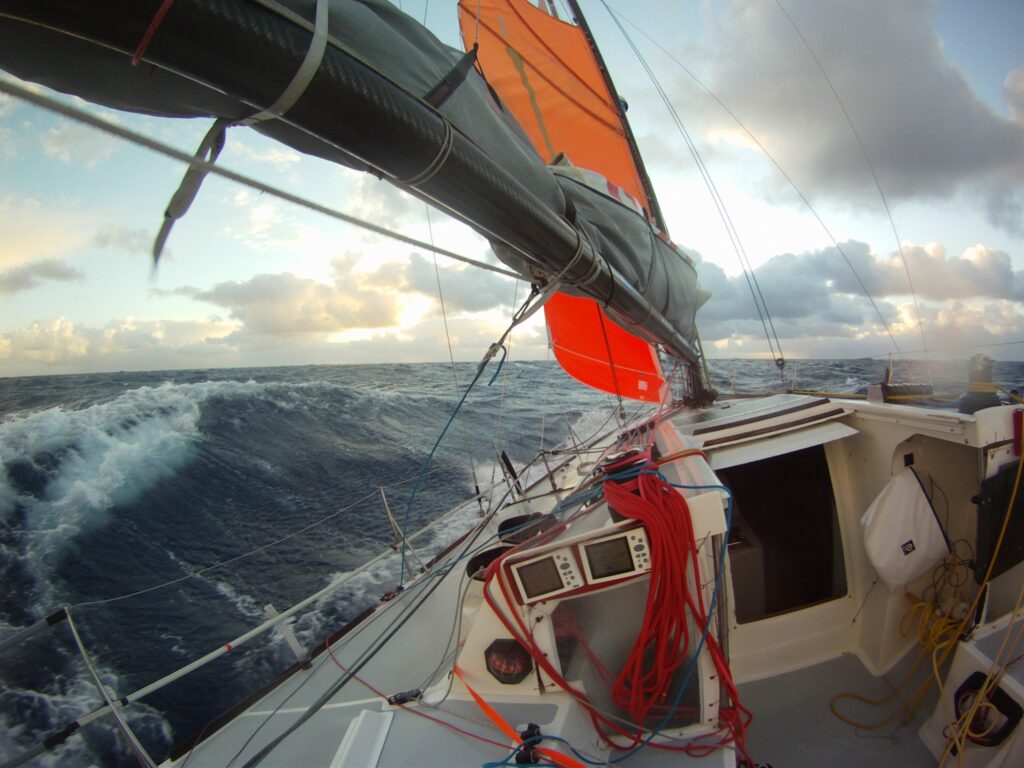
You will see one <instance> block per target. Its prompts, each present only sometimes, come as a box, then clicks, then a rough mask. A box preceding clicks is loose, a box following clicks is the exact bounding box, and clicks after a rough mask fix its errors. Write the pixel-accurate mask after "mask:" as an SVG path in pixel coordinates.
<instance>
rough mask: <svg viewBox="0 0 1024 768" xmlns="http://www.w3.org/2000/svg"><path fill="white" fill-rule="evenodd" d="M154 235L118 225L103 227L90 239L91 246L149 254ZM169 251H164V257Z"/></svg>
mask: <svg viewBox="0 0 1024 768" xmlns="http://www.w3.org/2000/svg"><path fill="white" fill-rule="evenodd" d="M153 239H154V233H153V232H151V231H150V230H148V229H142V228H137V229H130V228H128V227H122V226H120V225H118V224H112V225H109V226H105V227H103V228H102V229H101V230H99V231H98V232H97V233H96V234H95V235H93V238H92V245H95V246H97V247H98V248H111V249H114V250H119V251H127V252H128V253H145V254H147V255H148V254H149V253H150V252H151V251H152V250H153ZM167 253H169V251H165V255H166V254H167Z"/></svg>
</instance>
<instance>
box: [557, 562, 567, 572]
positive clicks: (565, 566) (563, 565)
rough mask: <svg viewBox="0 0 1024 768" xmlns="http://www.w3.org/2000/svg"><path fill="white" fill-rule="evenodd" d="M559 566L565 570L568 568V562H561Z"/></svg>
mask: <svg viewBox="0 0 1024 768" xmlns="http://www.w3.org/2000/svg"><path fill="white" fill-rule="evenodd" d="M559 567H560V568H561V569H562V570H563V571H567V570H569V564H568V563H562V565H561V566H559Z"/></svg>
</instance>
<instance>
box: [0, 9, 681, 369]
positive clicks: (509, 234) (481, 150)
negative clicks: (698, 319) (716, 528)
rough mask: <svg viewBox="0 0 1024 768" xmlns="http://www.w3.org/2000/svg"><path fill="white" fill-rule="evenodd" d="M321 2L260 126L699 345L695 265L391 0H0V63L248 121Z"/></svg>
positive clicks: (90, 93) (536, 276) (658, 332)
mask: <svg viewBox="0 0 1024 768" xmlns="http://www.w3.org/2000/svg"><path fill="white" fill-rule="evenodd" d="M325 3H326V5H327V9H326V10H327V12H326V14H324V16H325V17H326V19H327V21H326V24H325V26H326V38H327V42H326V46H325V48H324V50H323V54H322V57H321V58H320V59H319V60H318V61H317V62H316V67H315V69H314V71H313V72H312V74H311V76H310V77H309V79H308V82H306V83H305V84H304V87H303V89H302V91H301V93H299V94H297V95H295V98H294V99H292V100H291V103H290V105H289V106H288V108H287V110H285V111H284V112H283V113H276V116H275V117H273V118H272V119H268V120H264V121H262V122H259V123H257V124H255V125H253V126H252V127H253V128H254V129H255V130H258V131H261V132H263V133H265V134H267V135H270V136H272V137H274V138H276V139H278V140H280V141H282V142H284V143H286V144H288V145H290V146H292V147H295V148H296V149H299V150H300V151H303V152H307V153H310V154H314V155H317V156H320V157H323V158H326V159H328V160H331V161H332V162H337V163H342V164H345V165H348V166H350V167H353V168H357V169H360V170H366V171H369V172H371V173H373V174H375V175H377V176H379V177H381V178H383V179H386V180H388V181H390V182H391V183H393V184H395V185H397V186H399V187H401V188H402V189H404V190H406V191H408V192H410V193H412V194H414V195H417V196H419V197H420V198H422V199H425V200H428V201H429V202H431V203H434V204H436V205H438V206H440V207H442V208H443V209H445V210H446V211H448V212H449V213H451V214H452V215H453V216H455V217H457V218H459V219H460V220H462V221H464V222H466V223H468V224H469V225H471V226H472V227H474V228H475V229H476V230H477V231H478V232H480V233H482V234H483V235H485V236H486V237H487V238H488V239H489V240H490V241H491V243H492V244H493V245H494V248H495V251H496V252H497V253H498V255H499V257H501V258H502V259H503V260H504V261H505V262H506V263H508V264H509V265H511V266H512V267H513V268H515V269H516V270H517V271H518V272H519V273H520V274H521V275H523V277H524V278H526V279H529V280H531V281H532V282H544V281H547V280H550V279H552V278H554V277H558V278H559V279H560V280H561V281H562V285H564V286H566V291H567V292H569V293H571V294H572V295H574V296H586V297H589V298H593V299H597V300H598V301H600V302H601V304H602V306H603V307H604V308H605V311H606V314H607V317H609V318H611V319H612V320H614V322H616V323H618V324H619V325H621V326H622V327H623V328H625V329H627V330H629V331H630V332H631V333H635V334H639V335H642V336H644V337H645V338H647V339H649V340H652V341H656V342H658V343H660V344H663V345H664V346H665V347H666V348H667V349H668V350H669V351H670V352H671V353H672V354H674V355H675V356H677V357H679V358H681V359H688V360H693V359H696V358H697V355H698V352H697V344H696V336H695V330H694V314H695V312H696V308H697V306H698V305H699V303H700V292H699V288H698V287H697V280H696V273H695V271H694V270H693V265H692V264H691V263H689V262H688V261H687V260H686V259H684V258H683V257H682V256H681V255H680V254H679V253H678V252H677V251H675V250H674V249H673V248H672V247H671V245H670V244H668V243H667V241H664V240H662V239H661V238H658V237H654V236H653V235H652V232H653V230H651V229H650V227H648V226H647V223H646V220H645V219H644V218H643V217H642V216H638V215H636V214H635V213H633V212H631V211H629V210H628V209H627V208H626V207H625V206H623V205H622V204H621V202H619V201H617V200H616V199H614V198H613V197H612V196H609V195H606V194H602V193H599V192H596V191H595V190H593V189H592V188H590V185H588V184H581V183H579V181H578V180H574V179H572V178H569V177H567V176H566V177H563V176H559V175H557V174H556V173H554V172H553V170H552V168H551V167H549V166H548V165H547V164H546V162H545V159H542V158H541V157H540V156H539V155H538V153H537V151H536V150H535V148H534V146H533V144H532V142H531V141H530V139H529V138H528V137H527V136H526V134H525V133H524V131H523V129H522V128H521V127H520V126H519V125H518V123H517V122H516V121H515V120H514V119H513V118H512V117H511V115H510V112H509V111H508V110H506V109H505V108H503V106H502V105H501V104H500V103H499V102H498V101H497V100H496V99H495V97H494V94H493V93H492V91H491V90H490V88H489V85H488V83H487V82H485V81H484V79H483V78H482V77H481V76H480V74H479V73H478V72H477V71H476V70H475V68H474V67H473V66H472V63H473V59H472V57H471V56H467V55H466V54H464V53H463V52H461V51H458V50H455V49H452V48H450V47H448V46H445V45H444V44H443V43H441V42H440V41H439V40H438V39H437V38H436V37H435V36H434V35H432V34H431V33H430V32H429V31H428V30H426V29H425V28H423V27H422V25H420V24H419V23H417V22H416V21H415V20H413V19H412V18H411V17H409V16H407V15H406V14H404V13H402V12H401V10H400V9H398V8H395V7H394V6H393V5H391V4H390V3H388V2H385V0H319V2H317V1H315V0H275V1H274V2H269V1H268V2H253V1H252V0H175V2H174V3H173V4H166V3H164V2H162V0H107V1H106V2H104V3H102V4H97V3H82V2H77V1H76V0H0V69H3V70H6V71H8V72H10V73H12V74H14V75H16V76H17V77H20V78H22V79H24V80H29V81H33V82H37V83H41V84H43V85H47V86H49V87H51V88H55V89H57V90H60V91H64V92H66V93H72V94H75V95H77V96H81V97H82V98H85V99H87V100H89V101H94V102H96V103H100V104H105V105H108V106H112V107H115V108H118V109H124V110H130V111H135V112H144V113H148V114H154V115H163V116H168V117H198V116H210V117H217V118H220V119H221V120H222V121H224V122H226V123H232V124H234V123H245V122H246V120H247V119H248V118H250V117H251V116H253V115H255V114H257V113H264V112H266V111H267V110H268V107H271V106H272V105H275V104H276V103H277V102H278V99H279V97H281V96H282V94H283V93H284V92H285V91H286V89H287V88H288V87H289V84H290V82H292V81H293V78H294V76H295V75H296V73H297V72H299V71H300V69H302V68H304V67H305V65H306V57H307V52H308V51H310V49H311V48H312V47H313V43H312V41H313V40H314V38H315V37H316V34H315V33H316V27H315V25H314V20H315V19H316V18H319V16H318V14H317V13H316V9H317V7H318V6H320V7H321V8H323V4H325ZM164 11H166V13H164ZM143 41H145V44H144V45H143V44H142V43H143ZM133 60H138V61H139V62H141V66H133V65H132V63H133ZM270 111H273V110H270ZM617 183H620V184H621V182H617ZM625 214H628V216H625ZM614 335H615V334H614V333H613V334H608V337H609V338H612V337H613V336H614ZM602 338H603V337H602ZM613 343H614V342H613Z"/></svg>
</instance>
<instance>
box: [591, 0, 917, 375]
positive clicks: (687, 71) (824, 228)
mask: <svg viewBox="0 0 1024 768" xmlns="http://www.w3.org/2000/svg"><path fill="white" fill-rule="evenodd" d="M611 11H612V13H614V14H615V15H616V16H618V17H619V18H620V19H622V20H623V21H625V22H626V23H627V24H629V25H630V26H631V27H633V29H635V30H636V31H637V32H639V33H640V34H641V35H642V36H643V37H645V38H646V39H647V41H648V42H650V43H651V44H652V45H653V46H654V47H656V48H657V49H658V50H659V51H661V53H662V54H664V55H665V56H666V57H667V58H668V59H669V60H670V61H671V62H672V63H673V64H675V65H676V66H677V67H679V68H680V69H681V70H682V71H683V72H684V73H685V74H686V75H687V76H688V77H689V78H690V79H691V80H692V81H693V82H694V83H695V84H696V85H697V87H698V88H700V89H701V90H702V91H704V93H706V94H707V95H708V96H710V97H711V98H712V99H713V100H714V101H715V103H716V104H718V106H719V107H721V108H722V111H724V112H725V113H726V114H727V115H728V116H729V117H730V118H732V120H733V122H735V123H736V125H738V126H739V127H740V128H741V129H742V130H743V132H744V133H745V134H746V135H747V138H749V139H750V140H751V141H752V142H754V144H756V145H757V148H758V149H759V150H761V153H762V154H763V155H764V156H765V157H766V158H767V159H768V161H769V162H770V163H771V164H772V165H773V166H774V167H775V170H776V171H778V172H779V174H780V175H781V176H782V178H783V179H785V180H786V182H787V183H788V184H789V186H790V188H791V189H792V190H793V191H794V192H795V193H796V195H797V197H799V198H800V201H801V202H802V203H803V204H804V205H805V206H806V207H807V210H808V211H810V213H811V215H812V216H813V217H814V219H815V221H817V222H818V225H819V226H820V227H821V229H822V231H823V232H824V233H825V236H826V237H827V238H828V239H829V240H830V241H831V243H832V246H833V247H834V248H835V249H836V251H837V252H838V253H839V255H840V256H841V257H842V259H843V261H844V262H845V263H846V266H847V267H848V268H849V270H850V272H851V273H852V274H853V277H854V279H855V280H856V281H857V284H858V285H859V286H860V289H861V291H862V292H863V294H864V297H865V298H866V299H867V300H868V302H869V303H870V304H871V308H872V309H873V310H874V311H875V315H877V316H878V321H879V322H880V323H881V324H882V327H883V328H885V333H886V335H887V336H888V337H889V340H890V341H891V342H892V345H893V348H894V349H895V350H896V354H897V355H899V356H900V357H901V358H902V357H903V353H902V352H901V351H900V348H899V344H897V342H896V338H895V336H893V333H892V330H891V329H890V328H889V324H888V323H887V322H886V320H885V316H884V315H883V314H882V311H881V309H879V307H878V304H876V303H875V299H874V297H873V296H872V295H871V292H870V291H869V290H868V287H867V285H866V284H865V283H864V280H863V279H862V278H861V276H860V273H859V272H858V271H857V268H856V267H854V265H853V262H852V261H850V258H849V256H847V255H846V251H844V250H843V247H842V246H841V245H840V244H839V241H838V240H837V239H836V237H835V235H833V234H832V230H831V229H829V227H828V225H827V224H826V223H825V220H824V219H822V217H821V215H820V214H819V213H818V211H817V209H816V208H815V207H814V206H813V205H812V204H811V201H810V200H809V199H808V198H807V196H806V195H805V194H804V193H803V191H802V190H801V189H800V188H799V187H798V186H797V184H796V182H795V181H794V180H793V178H792V177H791V176H790V175H789V173H787V172H786V170H785V169H784V168H783V167H782V165H781V164H780V163H779V161H778V160H776V159H775V156H774V155H772V153H771V152H770V151H768V148H767V147H766V146H765V145H764V144H763V143H761V141H760V139H758V138H757V136H756V135H754V133H753V131H751V130H750V129H749V128H748V127H747V126H746V124H745V123H744V122H743V121H742V120H741V119H740V118H739V117H738V116H737V115H736V113H735V112H733V111H732V110H731V109H730V108H729V107H728V105H726V103H725V102H724V101H722V100H721V99H720V98H719V97H718V96H717V95H716V94H715V92H714V91H712V90H711V89H710V88H709V87H708V86H707V85H705V84H704V82H703V81H702V80H701V79H700V78H699V77H697V75H696V74H695V73H694V72H693V71H692V70H691V69H690V68H689V67H687V66H686V65H685V64H683V62H681V61H680V60H679V59H678V58H676V56H675V55H674V54H673V53H672V52H671V51H669V50H668V49H667V48H665V47H664V46H663V45H662V44H661V43H659V42H658V41H657V40H655V39H654V38H653V37H651V36H650V35H649V34H647V33H646V32H644V30H643V29H642V28H641V27H639V26H638V25H637V24H636V23H635V22H633V21H631V20H630V19H629V18H628V17H627V16H625V15H624V14H622V13H620V12H619V11H617V10H615V9H611ZM883 354H888V353H883Z"/></svg>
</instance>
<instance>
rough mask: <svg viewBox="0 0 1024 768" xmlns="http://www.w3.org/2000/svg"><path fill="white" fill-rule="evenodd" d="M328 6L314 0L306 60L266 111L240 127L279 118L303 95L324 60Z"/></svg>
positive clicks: (323, 2) (324, 2)
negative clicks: (314, 11) (313, 12)
mask: <svg viewBox="0 0 1024 768" xmlns="http://www.w3.org/2000/svg"><path fill="white" fill-rule="evenodd" d="M329 10H330V4H329V3H328V2H327V0H316V21H315V23H314V26H313V39H312V40H310V41H309V49H308V50H307V51H306V58H305V59H303V60H302V65H301V66H300V67H299V69H298V71H297V72H296V73H295V75H294V76H293V77H292V81H291V82H290V83H288V87H287V88H285V89H284V91H282V92H281V95H280V96H278V97H277V100H276V101H275V102H274V103H273V104H271V105H270V106H269V107H267V108H266V109H264V110H262V111H260V112H257V113H256V114H255V115H252V116H251V117H247V118H246V119H245V120H242V122H241V125H253V124H254V123H259V122H262V121H264V120H273V119H275V118H278V117H280V116H281V115H283V114H284V113H285V112H287V111H288V110H289V109H291V108H292V107H293V106H294V105H295V102H296V101H298V100H299V97H300V96H301V95H302V94H303V93H305V91H306V88H308V87H309V84H310V83H311V82H312V81H313V76H314V75H315V74H316V72H317V70H318V69H320V63H321V62H322V61H323V58H324V51H326V50H327V21H328V11H329Z"/></svg>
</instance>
